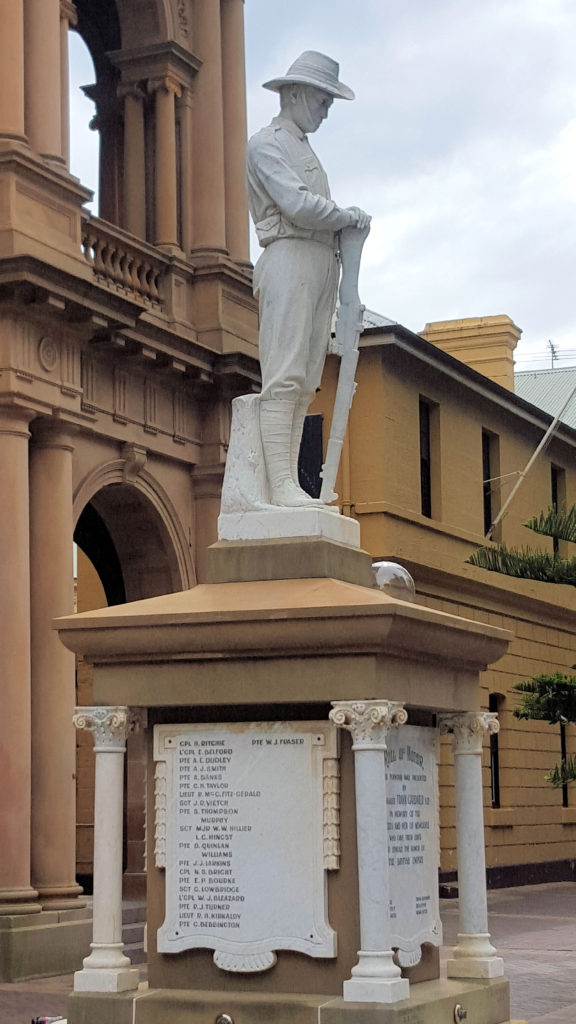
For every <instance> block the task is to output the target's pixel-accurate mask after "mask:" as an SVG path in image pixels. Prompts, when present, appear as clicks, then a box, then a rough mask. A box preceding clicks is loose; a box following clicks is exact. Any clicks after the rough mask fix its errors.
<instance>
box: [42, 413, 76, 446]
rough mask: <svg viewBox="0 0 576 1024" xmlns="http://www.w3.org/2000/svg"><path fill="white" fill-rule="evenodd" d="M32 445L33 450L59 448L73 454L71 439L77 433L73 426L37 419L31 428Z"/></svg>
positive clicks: (59, 421)
mask: <svg viewBox="0 0 576 1024" xmlns="http://www.w3.org/2000/svg"><path fill="white" fill-rule="evenodd" d="M30 429H31V432H32V443H33V445H34V447H35V448H61V449H62V450H63V451H68V452H73V451H74V444H73V437H74V434H76V433H77V427H75V426H74V424H68V423H63V422H62V421H61V420H59V419H38V420H35V422H34V423H33V424H32V426H31V428H30Z"/></svg>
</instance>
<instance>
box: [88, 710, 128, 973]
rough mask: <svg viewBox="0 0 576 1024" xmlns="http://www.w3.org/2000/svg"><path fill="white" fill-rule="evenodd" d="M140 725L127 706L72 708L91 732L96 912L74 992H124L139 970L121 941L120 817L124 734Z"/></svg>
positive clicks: (122, 796)
mask: <svg viewBox="0 0 576 1024" xmlns="http://www.w3.org/2000/svg"><path fill="white" fill-rule="evenodd" d="M143 723H144V718H143V713H142V712H138V711H132V710H131V709H130V708H126V707H91V708H76V713H75V715H74V725H75V726H76V728H77V729H89V731H90V732H92V733H94V752H95V754H96V777H95V794H94V911H93V913H94V916H93V934H92V942H91V943H90V945H91V949H92V952H91V953H90V955H89V956H87V957H86V959H85V960H84V966H83V968H82V970H81V971H77V972H76V974H75V975H74V990H75V991H76V992H126V991H128V990H129V989H135V988H137V987H138V981H139V977H140V972H139V971H138V968H137V967H132V964H131V962H130V960H129V958H128V957H127V956H125V955H124V952H123V949H124V943H123V942H122V819H123V814H122V811H123V800H124V753H125V750H126V737H127V736H128V734H129V733H130V732H133V731H134V730H135V729H137V728H139V727H140V726H141V725H143Z"/></svg>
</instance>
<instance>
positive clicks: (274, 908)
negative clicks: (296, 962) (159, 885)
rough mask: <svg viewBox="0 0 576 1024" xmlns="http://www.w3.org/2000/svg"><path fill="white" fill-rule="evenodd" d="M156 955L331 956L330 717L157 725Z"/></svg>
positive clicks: (237, 963)
mask: <svg viewBox="0 0 576 1024" xmlns="http://www.w3.org/2000/svg"><path fill="white" fill-rule="evenodd" d="M154 759H155V761H156V864H157V866H161V867H165V870H166V916H165V920H164V923H163V924H162V927H161V928H160V929H159V932H158V951H159V952H161V953H178V952H180V951H181V950H184V949H194V948H201V947H202V948H208V949H213V950H214V962H215V963H216V964H217V965H218V967H220V968H222V969H223V970H227V971H241V972H248V971H263V970H266V969H267V968H269V967H272V966H273V964H274V963H275V962H276V954H275V952H274V951H275V950H278V949H291V950H298V951H299V952H301V953H306V954H308V955H309V956H313V957H334V956H335V955H336V933H335V932H334V931H333V929H332V928H331V927H330V924H329V922H328V915H327V901H326V876H325V871H326V870H328V869H330V868H335V867H337V866H338V854H339V778H338V750H337V732H336V730H335V729H334V727H333V726H332V725H331V724H330V723H328V722H262V723H234V724H230V725H226V724H224V725H221V724H218V725H159V726H156V727H155V729H154Z"/></svg>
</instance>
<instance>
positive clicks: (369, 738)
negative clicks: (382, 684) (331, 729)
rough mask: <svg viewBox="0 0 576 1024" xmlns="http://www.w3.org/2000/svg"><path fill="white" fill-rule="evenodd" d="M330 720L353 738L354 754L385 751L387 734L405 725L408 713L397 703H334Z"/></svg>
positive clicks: (350, 701)
mask: <svg viewBox="0 0 576 1024" xmlns="http://www.w3.org/2000/svg"><path fill="white" fill-rule="evenodd" d="M329 717H330V721H332V722H334V725H336V726H338V727H339V728H340V729H347V730H348V731H349V732H350V733H351V734H352V741H353V743H352V749H353V750H362V749H366V750H386V736H387V735H388V731H389V730H390V729H394V728H397V727H398V726H399V725H404V724H405V722H406V721H407V720H408V712H407V711H406V709H405V708H404V706H403V705H402V704H401V703H400V702H399V701H392V700H363V701H355V700H335V701H332V711H331V712H330V716H329Z"/></svg>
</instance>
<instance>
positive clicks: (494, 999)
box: [68, 978, 522, 1024]
mask: <svg viewBox="0 0 576 1024" xmlns="http://www.w3.org/2000/svg"><path fill="white" fill-rule="evenodd" d="M456 1006H460V1007H462V1011H463V1012H465V1014H466V1015H467V1018H468V1020H469V1021H481V1022H482V1024H522V1022H520V1021H518V1022H512V1021H510V1016H509V1015H510V1009H509V985H508V982H507V981H505V980H504V979H503V978H502V979H497V980H493V981H484V982H482V981H454V980H452V979H437V980H435V981H425V982H422V983H421V984H419V985H417V986H414V987H413V988H412V990H411V995H410V997H409V999H403V1000H402V1001H401V1002H399V1003H395V1004H393V1005H389V1004H384V1003H349V1002H345V1001H344V1000H343V999H339V998H334V996H330V995H306V994H301V995H288V994H285V993H277V994H272V993H265V994H261V993H254V992H233V991H232V992H231V991H229V990H226V991H208V990H201V991H200V990H189V991H184V990H183V989H176V990H174V989H154V988H150V989H147V990H145V989H144V990H142V989H141V990H140V991H139V992H138V993H122V994H120V995H113V994H110V995H103V994H100V993H88V992H75V993H74V994H73V995H72V996H71V997H70V999H69V1000H68V1020H69V1021H70V1024H101V1021H102V1020H118V1021H120V1020H123V1021H124V1020H126V1021H128V1020H130V1021H133V1022H135V1024H140V1022H141V1024H180V1022H181V1021H183V1020H186V1021H187V1022H188V1024H205V1022H206V1021H213V1020H217V1019H218V1017H219V1015H220V1014H221V1013H226V1014H229V1015H230V1016H231V1018H232V1019H233V1020H237V1021H250V1022H251V1024H258V1022H260V1021H269V1020H272V1019H276V1020H281V1021H282V1022H283V1024H409V1022H412V1021H413V1022H415V1024H445V1022H448V1021H453V1020H455V1016H454V1009H455V1007H456ZM462 1019H464V1018H462Z"/></svg>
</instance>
